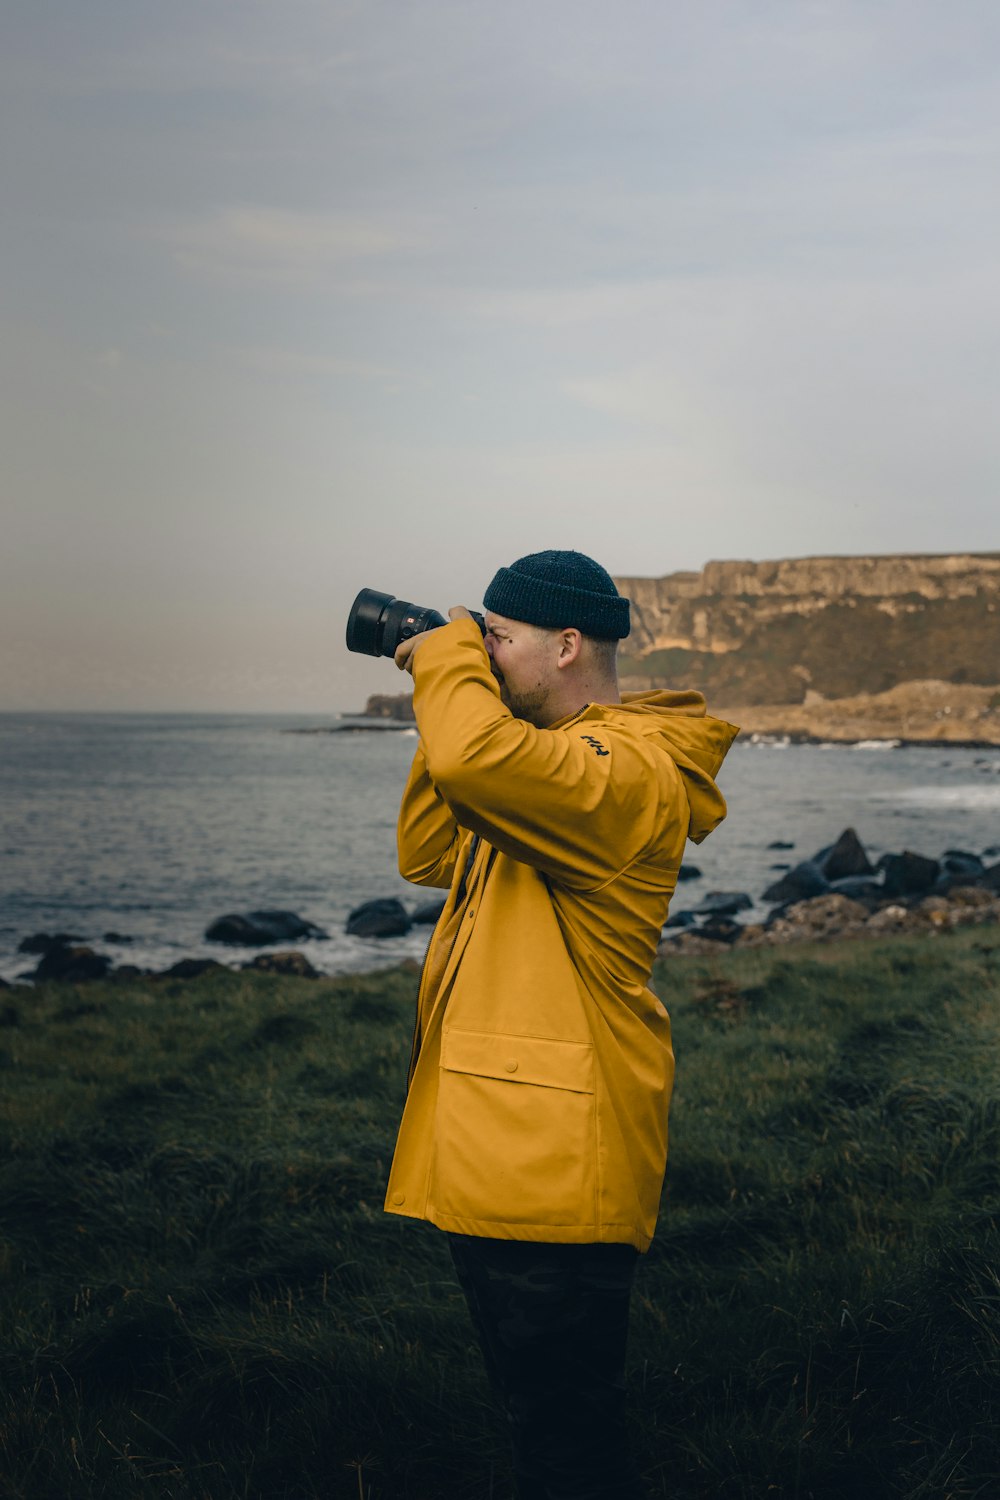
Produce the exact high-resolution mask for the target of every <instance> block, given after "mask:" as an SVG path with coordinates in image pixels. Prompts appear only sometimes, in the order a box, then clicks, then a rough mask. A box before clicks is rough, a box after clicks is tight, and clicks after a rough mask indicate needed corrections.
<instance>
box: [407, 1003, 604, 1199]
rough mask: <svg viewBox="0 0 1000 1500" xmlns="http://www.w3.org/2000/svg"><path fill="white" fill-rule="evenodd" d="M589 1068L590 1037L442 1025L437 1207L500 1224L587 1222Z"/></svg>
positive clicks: (593, 1144) (591, 1136)
mask: <svg viewBox="0 0 1000 1500" xmlns="http://www.w3.org/2000/svg"><path fill="white" fill-rule="evenodd" d="M595 1071H596V1070H595V1063H594V1049H593V1046H592V1045H591V1044H590V1043H589V1042H564V1041H556V1040H553V1039H551V1038H549V1037H532V1036H512V1035H509V1034H499V1035H497V1034H493V1033H488V1032H479V1031H461V1030H458V1029H457V1028H452V1027H449V1028H446V1029H445V1031H444V1032H443V1034H442V1038H441V1073H440V1080H439V1089H438V1101H437V1118H436V1132H435V1170H434V1178H433V1188H432V1197H433V1200H434V1203H435V1206H436V1207H437V1208H438V1209H439V1210H440V1211H441V1212H442V1213H444V1214H447V1215H450V1216H452V1217H455V1218H461V1219H473V1220H478V1221H481V1222H482V1221H485V1222H489V1223H497V1224H535V1225H567V1224H577V1225H592V1224H593V1223H594V1222H595V1200H596V1191H595V1181H596V1171H597V1161H596V1157H597V1141H596V1135H597V1127H596V1116H595V1087H596V1083H595Z"/></svg>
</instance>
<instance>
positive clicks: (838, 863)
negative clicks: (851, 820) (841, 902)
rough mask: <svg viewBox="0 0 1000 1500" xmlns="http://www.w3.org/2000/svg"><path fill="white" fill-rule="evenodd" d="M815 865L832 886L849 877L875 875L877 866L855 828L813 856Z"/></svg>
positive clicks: (846, 829)
mask: <svg viewBox="0 0 1000 1500" xmlns="http://www.w3.org/2000/svg"><path fill="white" fill-rule="evenodd" d="M813 863H814V864H816V865H818V866H819V869H820V872H821V873H822V874H823V875H825V876H826V878H827V880H828V881H829V882H830V884H831V885H832V884H833V882H834V881H835V880H845V879H846V878H847V877H848V876H849V875H874V873H875V866H874V865H873V864H872V862H871V860H870V859H869V858H868V855H867V854H866V853H865V849H864V845H863V844H862V842H861V840H860V839H859V838H858V836H857V834H856V833H855V832H854V829H853V828H845V829H844V831H843V833H842V834H841V835H840V837H839V839H838V840H837V842H836V843H835V844H830V845H829V846H828V847H827V848H826V849H821V850H820V851H819V853H818V854H814V855H813Z"/></svg>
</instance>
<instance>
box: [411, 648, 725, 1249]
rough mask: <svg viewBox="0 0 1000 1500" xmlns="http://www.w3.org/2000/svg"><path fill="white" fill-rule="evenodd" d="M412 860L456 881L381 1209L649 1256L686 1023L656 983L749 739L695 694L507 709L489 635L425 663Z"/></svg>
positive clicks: (433, 879) (422, 1001)
mask: <svg viewBox="0 0 1000 1500" xmlns="http://www.w3.org/2000/svg"><path fill="white" fill-rule="evenodd" d="M414 683H415V690H414V708H415V712H416V717H417V725H418V728H419V731H420V745H419V747H418V749H417V754H416V757H415V759H414V762H413V768H412V770H411V773H410V777H409V781H408V783H407V786H406V791H405V793H404V795H403V803H402V807H401V809H400V816H399V867H400V871H401V872H402V874H403V875H404V876H405V878H406V879H407V880H411V881H413V882H415V883H416V884H417V885H429V886H447V887H450V890H449V895H448V900H447V903H446V905H445V909H444V912H443V913H442V915H441V918H440V920H439V922H438V925H437V927H436V929H435V932H434V935H433V937H432V938H431V942H430V946H429V949H428V955H427V961H426V963H425V965H424V973H423V977H422V980H421V985H420V992H419V996H418V1000H417V1025H416V1032H415V1036H414V1046H413V1056H412V1059H411V1064H410V1078H409V1089H408V1093H407V1099H406V1105H405V1108H404V1112H403V1118H402V1122H401V1124H400V1129H399V1138H398V1141H397V1143H396V1151H395V1155H394V1158H393V1163H392V1171H391V1174H390V1178H389V1187H388V1192H387V1194H386V1202H385V1206H386V1208H387V1210H388V1211H389V1212H390V1213H398V1214H405V1215H410V1216H411V1217H413V1218H418V1219H429V1220H430V1221H431V1223H433V1224H436V1225H438V1226H439V1227H440V1228H441V1229H446V1230H451V1231H453V1232H456V1233H460V1234H472V1235H485V1236H490V1237H492V1238H495V1239H518V1240H548V1241H561V1242H574V1243H579V1242H590V1241H621V1242H624V1243H626V1244H630V1245H634V1246H635V1247H636V1248H637V1249H639V1250H646V1249H648V1247H649V1243H650V1240H651V1238H652V1234H653V1228H654V1225H655V1222H656V1215H657V1209H658V1205H659V1198H660V1191H661V1186H662V1181H663V1171H664V1166H665V1163H666V1154H667V1111H668V1107H669V1102H670V1091H671V1086H672V1083H673V1071H674V1059H673V1052H672V1050H671V1045H670V1020H669V1017H668V1015H667V1012H666V1010H665V1009H664V1007H663V1005H662V1004H661V1003H660V1001H659V1000H658V999H657V998H656V996H655V995H654V994H653V993H652V991H651V990H650V989H649V987H648V981H649V975H650V970H651V967H652V962H653V958H654V955H655V952H656V945H657V942H658V941H659V937H660V931H661V928H662V926H663V923H664V921H665V920H666V915H667V906H668V903H669V900H670V896H671V893H672V891H673V889H674V885H675V883H676V880H677V871H678V868H679V866H680V863H681V856H682V854H683V851H684V844H685V841H686V840H687V839H688V838H691V839H693V840H694V841H695V842H696V843H699V842H700V841H701V840H702V839H703V838H705V837H706V835H707V834H708V833H710V832H711V830H712V829H713V828H714V827H715V826H716V825H717V824H718V823H719V822H721V820H722V819H723V818H724V817H725V813H726V804H725V802H724V800H723V798H722V795H721V793H720V792H719V791H718V790H717V788H716V786H715V783H714V781H713V777H714V776H715V775H716V773H717V772H718V769H719V766H720V765H721V763H722V760H723V757H724V756H725V754H726V751H727V750H728V749H729V747H730V745H731V744H732V741H733V739H734V738H735V736H736V734H737V730H736V729H735V728H734V727H733V726H732V725H731V724H725V723H723V722H722V721H721V720H718V719H712V718H708V717H706V715H705V704H704V699H703V698H702V697H701V695H700V694H698V693H693V692H687V693H668V692H653V693H633V694H626V696H625V701H624V702H623V703H622V704H620V705H619V704H614V705H607V704H598V703H594V704H590V705H589V706H588V707H587V708H585V709H583V710H582V711H581V712H580V713H578V714H575V715H573V716H572V717H571V718H569V719H564V720H561V721H560V722H559V723H558V724H555V725H553V726H552V727H551V728H549V729H536V728H535V727H534V726H533V725H531V724H528V723H526V722H524V721H523V720H520V719H515V718H514V717H512V715H511V714H510V712H509V711H508V709H507V708H505V706H504V705H503V703H502V702H501V700H500V693H499V688H498V686H497V683H496V680H495V678H494V677H493V675H492V672H491V670H490V660H489V657H488V655H487V652H486V648H485V646H484V645H483V640H482V636H481V635H480V633H479V629H478V627H477V626H476V624H475V623H474V621H472V620H467V619H461V620H456V621H453V622H452V623H451V624H449V625H446V626H443V627H441V628H440V629H438V630H436V631H435V632H434V633H433V635H431V636H429V637H428V639H427V640H426V641H424V642H422V643H421V646H420V649H419V651H418V652H417V653H416V656H415V658H414Z"/></svg>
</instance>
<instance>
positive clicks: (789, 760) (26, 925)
mask: <svg viewBox="0 0 1000 1500" xmlns="http://www.w3.org/2000/svg"><path fill="white" fill-rule="evenodd" d="M335 722H336V721H335V720H332V719H330V718H325V719H323V718H318V717H309V716H307V715H306V716H303V715H297V716H277V715H275V716H271V715H253V716H238V715H221V714H220V715H208V714H197V715H182V714H171V715H156V714H141V715H140V714H136V715H116V714H101V715H86V714H5V715H0V871H2V874H0V977H3V978H5V979H8V980H9V979H14V978H17V977H19V976H22V975H24V974H25V973H26V972H29V971H30V969H31V968H32V967H33V966H34V964H35V963H36V962H37V960H36V959H35V958H33V957H31V956H30V955H25V954H19V953H18V952H17V945H18V943H19V942H20V941H21V939H23V938H24V937H26V936H27V935H29V934H31V933H35V932H39V931H47V932H55V931H60V932H69V933H73V934H74V935H76V936H78V937H80V938H81V939H82V940H84V941H85V942H87V943H88V944H90V945H91V946H92V947H94V948H95V949H96V950H97V951H98V952H104V953H108V954H109V955H110V956H111V957H112V958H113V959H114V961H115V962H116V963H132V964H137V965H139V966H140V967H143V968H151V969H163V968H166V967H167V966H168V965H170V964H171V963H174V962H176V960H177V959H179V958H183V957H214V958H217V959H220V960H222V961H224V962H228V963H233V964H238V963H240V962H244V961H245V960H246V959H247V958H248V957H251V956H252V954H253V952H256V951H257V950H249V949H234V948H227V947H220V946H218V945H216V944H211V943H206V942H205V941H204V931H205V928H206V927H207V926H208V924H209V923H210V922H211V921H213V920H214V919H215V918H216V917H219V916H222V915H223V914H224V913H227V912H246V911H251V910H254V909H255V908H260V907H280V908H286V909H290V910H292V911H296V912H298V913H299V914H300V915H302V916H304V917H307V918H308V919H309V920H310V921H313V922H315V923H317V924H318V925H319V926H320V927H322V928H324V929H325V930H326V931H327V932H328V933H329V938H328V939H327V940H325V941H321V940H318V939H317V940H312V941H309V942H304V943H296V944H295V945H294V946H295V947H296V948H298V949H299V950H300V951H301V952H303V953H305V954H306V955H307V956H308V958H309V959H310V960H311V962H312V963H313V964H314V965H315V966H316V968H317V969H319V970H321V971H322V972H324V973H331V974H334V973H347V972H351V971H358V970H364V969H374V968H380V967H383V966H385V965H387V964H391V963H395V962H398V961H399V960H400V959H401V958H404V957H413V958H420V957H421V956H422V954H423V951H424V948H425V946H426V942H427V937H428V932H429V929H428V928H427V927H415V928H413V929H412V931H411V932H410V933H408V934H407V935H406V936H405V937H401V938H392V939H384V940H376V939H364V938H355V937H349V936H348V935H347V934H346V932H345V931H344V924H345V921H346V919H347V915H348V913H349V912H350V911H351V909H352V908H353V907H355V906H357V905H358V904H359V903H360V902H362V901H367V900H370V899H373V898H375V897H379V896H398V897H400V898H401V899H402V900H403V901H404V903H406V904H408V905H409V906H411V907H412V906H415V905H417V904H419V903H420V902H422V901H425V900H427V899H428V896H429V895H433V893H428V892H425V891H422V890H419V889H418V888H417V887H415V886H411V885H409V884H408V883H407V882H406V881H404V880H403V879H401V877H400V876H399V874H398V873H397V870H396V864H395V823H396V812H397V809H398V806H399V798H400V794H401V792H402V789H403V785H404V782H405V780H406V774H407V771H408V768H409V764H410V760H411V758H412V756H413V752H414V749H415V746H416V734H415V731H413V730H409V731H401V732H397V731H392V730H362V731H360V732H356V733H343V732H341V733H318V732H315V731H318V730H322V729H325V728H329V727H331V726H332V725H333V724H334V723H335ZM301 730H309V731H314V732H311V733H297V732H292V731H301ZM720 785H721V787H722V789H723V791H724V792H725V794H726V797H727V798H728V800H729V805H730V814H729V817H728V819H727V820H726V822H725V823H724V824H723V825H722V827H721V828H719V829H718V830H717V831H716V832H715V833H714V834H712V835H711V837H710V838H709V839H708V840H707V842H706V843H705V844H703V845H701V846H700V847H698V848H695V847H694V846H691V847H690V848H689V853H688V858H689V859H690V861H691V862H692V863H694V864H696V865H697V866H698V868H699V869H700V870H701V871H702V878H701V879H698V880H694V881H691V882H689V883H686V884H685V885H683V886H681V887H679V888H678V893H677V895H676V896H675V899H674V906H675V907H679V906H692V905H695V904H697V901H698V899H699V898H700V896H701V895H702V894H704V893H705V892H707V891H708V890H743V891H746V892H748V893H749V894H750V895H751V896H752V897H754V898H755V900H756V899H757V898H759V896H760V895H761V893H762V892H763V890H764V888H765V887H766V886H767V885H768V884H769V883H770V882H771V881H772V880H775V879H776V878H777V874H778V872H777V871H776V870H774V868H773V867H774V865H775V864H777V863H778V862H782V861H788V862H792V863H794V862H796V861H797V860H799V859H804V858H806V857H808V856H809V855H811V854H813V853H815V851H816V850H817V849H818V848H820V847H821V846H822V845H824V844H828V843H831V842H832V841H833V840H834V839H835V838H836V837H837V835H838V834H839V833H840V832H841V830H842V829H844V828H846V827H848V826H851V827H854V828H855V829H856V830H857V832H858V834H859V835H860V837H861V839H862V841H863V842H864V844H865V846H866V847H867V849H868V850H869V852H870V854H871V855H872V856H874V857H877V856H878V855H879V854H881V853H884V852H887V851H891V850H902V849H904V848H907V849H913V850H916V851H918V852H919V853H923V854H930V855H937V854H940V853H941V852H942V851H943V850H945V849H948V848H959V849H970V850H972V851H973V852H974V853H977V854H984V853H986V852H987V851H990V850H992V851H993V853H992V854H990V855H988V858H996V857H998V850H1000V750H964V749H949V748H947V747H942V748H940V749H927V748H917V747H899V748H893V747H891V746H889V745H886V744H884V743H881V742H875V743H869V744H867V745H861V746H801V745H789V744H761V743H754V742H748V743H742V742H740V741H737V744H736V746H735V748H734V749H733V750H732V751H731V753H730V755H729V757H728V759H727V761H726V764H725V767H724V769H723V773H722V775H721V777H720ZM777 839H781V840H784V841H786V842H790V843H792V844H794V848H793V849H791V850H788V851H776V850H773V849H769V848H768V847H767V846H768V844H769V843H770V842H772V841H773V840H777ZM766 910H767V908H766V907H765V906H763V905H760V904H758V905H757V906H756V907H755V909H754V910H753V911H752V912H749V913H747V916H748V917H750V918H751V919H752V918H754V917H755V916H758V917H759V916H761V915H763V913H764V912H766ZM106 933H114V934H117V935H118V937H117V938H114V939H109V938H105V934H106ZM283 946H290V945H287V944H286V945H283Z"/></svg>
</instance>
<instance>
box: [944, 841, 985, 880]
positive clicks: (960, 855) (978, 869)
mask: <svg viewBox="0 0 1000 1500" xmlns="http://www.w3.org/2000/svg"><path fill="white" fill-rule="evenodd" d="M985 869H986V866H985V865H984V864H983V862H982V860H981V859H980V858H979V855H978V854H970V853H969V852H968V850H966V849H946V850H945V851H944V853H943V854H942V856H941V874H942V875H943V876H946V877H948V878H955V877H958V876H962V877H963V879H962V884H964V885H968V884H969V882H970V881H971V882H972V883H973V884H975V882H976V881H977V880H978V879H979V878H980V876H981V875H982V874H983V872H984V870H985Z"/></svg>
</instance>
